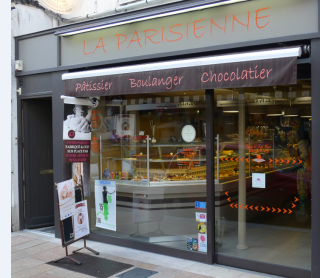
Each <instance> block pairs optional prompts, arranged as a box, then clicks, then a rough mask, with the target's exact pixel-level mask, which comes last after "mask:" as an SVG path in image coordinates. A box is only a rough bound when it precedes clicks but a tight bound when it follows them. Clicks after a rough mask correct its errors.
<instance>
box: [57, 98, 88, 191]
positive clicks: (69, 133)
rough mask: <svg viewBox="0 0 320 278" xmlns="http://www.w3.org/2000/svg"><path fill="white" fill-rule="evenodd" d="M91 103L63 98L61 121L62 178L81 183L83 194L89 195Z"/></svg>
mask: <svg viewBox="0 0 320 278" xmlns="http://www.w3.org/2000/svg"><path fill="white" fill-rule="evenodd" d="M91 116H92V103H91V102H90V101H89V100H84V99H77V98H70V97H68V98H65V100H64V122H63V164H64V167H63V172H64V173H63V178H64V179H66V180H68V179H70V178H72V179H73V180H74V181H75V183H76V184H82V185H83V189H84V196H85V197H88V196H90V144H91V130H92V123H91Z"/></svg>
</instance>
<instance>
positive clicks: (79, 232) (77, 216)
mask: <svg viewBox="0 0 320 278" xmlns="http://www.w3.org/2000/svg"><path fill="white" fill-rule="evenodd" d="M72 210H73V216H72V218H73V219H72V220H73V230H74V239H79V238H82V237H84V236H86V235H88V234H89V233H90V230H89V217H88V207H87V200H85V201H82V202H78V203H76V204H74V205H73V208H72Z"/></svg>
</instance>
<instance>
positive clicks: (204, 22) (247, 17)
mask: <svg viewBox="0 0 320 278" xmlns="http://www.w3.org/2000/svg"><path fill="white" fill-rule="evenodd" d="M289 7H290V8H289ZM316 32H318V1H317V0H281V1H279V0H254V1H247V2H241V3H237V4H232V5H226V6H220V7H216V8H209V9H205V10H202V11H194V12H189V13H185V14H178V15H173V16H168V17H164V18H157V19H151V20H148V21H142V22H137V23H132V24H127V25H122V26H116V27H111V28H106V29H102V30H97V31H92V32H87V33H81V34H77V35H73V36H67V37H61V64H62V66H64V65H71V64H80V63H90V62H97V61H106V63H108V61H112V60H116V59H123V58H127V57H139V56H146V55H150V57H152V56H153V55H159V54H160V53H163V55H162V56H166V55H168V56H169V55H174V54H175V53H177V52H178V51H179V53H181V51H182V52H185V53H192V52H193V51H195V52H197V51H200V50H201V51H204V50H210V49H211V50H214V49H215V48H219V47H220V48H221V46H222V45H230V44H233V43H241V42H245V43H247V42H250V41H257V40H263V39H268V38H277V37H281V38H283V37H286V36H293V35H299V34H308V33H309V34H310V33H316Z"/></svg>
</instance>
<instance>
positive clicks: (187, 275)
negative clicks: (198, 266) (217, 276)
mask: <svg viewBox="0 0 320 278" xmlns="http://www.w3.org/2000/svg"><path fill="white" fill-rule="evenodd" d="M209 277H210V276H205V275H201V274H195V273H191V272H181V273H179V274H177V275H175V276H173V277H172V278H209ZM211 278H212V277H211Z"/></svg>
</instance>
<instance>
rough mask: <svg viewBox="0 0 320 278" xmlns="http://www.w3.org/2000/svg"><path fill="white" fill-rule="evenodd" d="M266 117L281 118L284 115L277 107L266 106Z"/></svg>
mask: <svg viewBox="0 0 320 278" xmlns="http://www.w3.org/2000/svg"><path fill="white" fill-rule="evenodd" d="M267 112H268V114H267V116H268V117H274V116H283V115H284V113H283V112H282V111H281V109H280V108H279V107H277V106H268V108H267Z"/></svg>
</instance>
